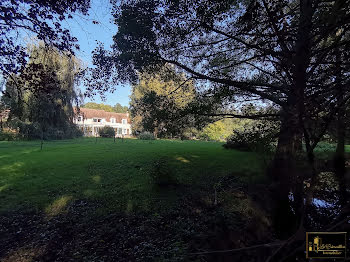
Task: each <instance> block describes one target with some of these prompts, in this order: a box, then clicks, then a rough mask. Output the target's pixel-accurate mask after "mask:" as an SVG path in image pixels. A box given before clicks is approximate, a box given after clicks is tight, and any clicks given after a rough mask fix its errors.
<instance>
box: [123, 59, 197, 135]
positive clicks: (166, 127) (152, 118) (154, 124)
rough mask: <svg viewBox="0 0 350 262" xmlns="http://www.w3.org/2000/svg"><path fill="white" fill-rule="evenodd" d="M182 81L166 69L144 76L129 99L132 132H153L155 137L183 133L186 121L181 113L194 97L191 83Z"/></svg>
mask: <svg viewBox="0 0 350 262" xmlns="http://www.w3.org/2000/svg"><path fill="white" fill-rule="evenodd" d="M185 80H186V79H185V78H184V76H183V75H181V74H178V73H176V71H175V70H174V68H173V67H171V66H169V65H165V66H164V67H163V68H162V69H161V70H159V71H158V72H157V73H155V72H154V73H151V74H149V73H147V72H144V73H143V74H142V75H141V76H140V81H139V82H138V83H137V84H134V85H133V87H132V94H131V96H130V98H131V102H130V108H131V113H132V117H133V130H135V131H136V132H142V131H149V132H154V133H155V135H156V136H157V135H161V136H162V135H163V136H165V135H167V136H175V135H180V134H181V132H183V131H185V129H186V126H187V125H190V123H189V120H190V118H189V117H188V116H185V115H184V110H185V108H186V106H187V105H189V103H191V102H192V101H193V100H194V98H195V95H196V93H195V89H194V86H193V83H191V81H187V82H186V81H185Z"/></svg>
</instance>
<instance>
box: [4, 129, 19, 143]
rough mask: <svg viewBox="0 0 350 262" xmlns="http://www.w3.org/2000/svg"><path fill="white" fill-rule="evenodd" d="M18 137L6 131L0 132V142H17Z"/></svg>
mask: <svg viewBox="0 0 350 262" xmlns="http://www.w3.org/2000/svg"><path fill="white" fill-rule="evenodd" d="M17 139H18V135H17V134H16V133H13V132H8V131H0V141H13V140H17Z"/></svg>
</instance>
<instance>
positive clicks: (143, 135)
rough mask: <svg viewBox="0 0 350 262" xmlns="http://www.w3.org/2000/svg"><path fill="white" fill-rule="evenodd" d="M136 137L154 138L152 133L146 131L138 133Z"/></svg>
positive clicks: (143, 138) (142, 138)
mask: <svg viewBox="0 0 350 262" xmlns="http://www.w3.org/2000/svg"><path fill="white" fill-rule="evenodd" d="M137 138H138V139H141V140H155V137H154V135H153V134H152V133H150V132H147V131H146V132H142V133H140V134H139V135H138V136H137Z"/></svg>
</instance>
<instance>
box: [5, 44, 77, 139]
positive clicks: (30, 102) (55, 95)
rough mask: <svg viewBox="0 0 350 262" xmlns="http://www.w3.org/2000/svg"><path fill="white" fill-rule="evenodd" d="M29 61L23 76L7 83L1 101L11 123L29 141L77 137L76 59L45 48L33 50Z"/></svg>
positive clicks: (40, 46)
mask: <svg viewBox="0 0 350 262" xmlns="http://www.w3.org/2000/svg"><path fill="white" fill-rule="evenodd" d="M29 50H30V54H31V56H30V59H29V62H28V64H27V66H26V67H25V68H24V70H23V71H22V73H21V74H19V75H16V76H13V77H12V78H11V79H10V80H9V81H7V83H6V92H5V95H4V96H3V97H2V98H1V100H2V103H3V104H4V105H5V107H6V108H9V109H10V115H9V119H8V122H10V123H9V125H10V126H11V127H12V128H14V129H17V128H18V129H19V132H20V134H21V136H23V137H27V138H33V139H36V138H39V137H45V138H47V139H51V138H54V139H55V138H56V137H57V138H58V139H63V138H68V137H76V136H77V135H78V134H79V132H77V128H76V127H75V126H74V125H73V124H72V120H73V117H74V111H73V103H74V102H76V103H78V100H79V99H78V97H79V91H78V90H76V89H75V83H76V81H77V79H78V75H79V73H80V71H81V68H80V62H79V61H78V60H77V59H76V58H75V57H74V56H69V55H66V54H62V53H60V52H58V51H57V50H56V49H53V48H50V47H46V46H44V45H43V44H40V45H38V46H34V45H33V46H30V47H29Z"/></svg>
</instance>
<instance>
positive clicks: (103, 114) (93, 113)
mask: <svg viewBox="0 0 350 262" xmlns="http://www.w3.org/2000/svg"><path fill="white" fill-rule="evenodd" d="M74 111H75V112H77V110H76V108H75V109H74ZM78 115H80V116H83V117H84V119H87V118H105V119H108V120H109V119H110V118H115V119H116V122H117V123H121V122H122V119H128V123H130V117H129V114H128V113H114V112H107V111H104V110H100V109H90V108H80V112H79V114H78Z"/></svg>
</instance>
